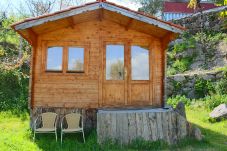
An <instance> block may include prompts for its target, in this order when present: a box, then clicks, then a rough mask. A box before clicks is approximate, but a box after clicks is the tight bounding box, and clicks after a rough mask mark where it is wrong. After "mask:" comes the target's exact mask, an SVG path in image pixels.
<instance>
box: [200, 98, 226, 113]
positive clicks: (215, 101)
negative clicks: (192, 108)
mask: <svg viewBox="0 0 227 151" xmlns="http://www.w3.org/2000/svg"><path fill="white" fill-rule="evenodd" d="M203 100H204V102H205V106H206V107H207V108H208V109H211V110H212V109H214V108H215V107H217V106H219V105H220V104H223V103H227V94H225V95H220V94H216V95H211V96H206V97H205V98H203Z"/></svg>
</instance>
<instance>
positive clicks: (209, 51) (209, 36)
mask: <svg viewBox="0 0 227 151" xmlns="http://www.w3.org/2000/svg"><path fill="white" fill-rule="evenodd" d="M226 36H227V34H226V33H212V32H200V33H197V34H196V35H195V36H194V37H195V40H196V41H197V43H198V44H200V46H201V50H202V52H203V54H204V55H205V62H204V67H205V68H206V67H207V64H208V61H209V60H210V59H212V58H213V57H214V54H215V50H216V48H217V46H218V44H219V42H220V41H222V40H224V39H225V38H226Z"/></svg>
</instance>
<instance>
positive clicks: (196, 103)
mask: <svg viewBox="0 0 227 151" xmlns="http://www.w3.org/2000/svg"><path fill="white" fill-rule="evenodd" d="M179 102H183V103H184V104H185V105H186V106H188V107H201V106H202V107H203V108H205V109H207V110H212V109H214V108H215V107H217V106H218V105H220V104H222V103H227V94H223V95H221V94H213V95H207V96H205V97H204V98H200V99H189V98H187V97H185V96H184V95H183V96H181V95H177V96H175V97H171V98H168V100H167V104H169V105H171V106H173V107H176V105H177V104H178V103H179Z"/></svg>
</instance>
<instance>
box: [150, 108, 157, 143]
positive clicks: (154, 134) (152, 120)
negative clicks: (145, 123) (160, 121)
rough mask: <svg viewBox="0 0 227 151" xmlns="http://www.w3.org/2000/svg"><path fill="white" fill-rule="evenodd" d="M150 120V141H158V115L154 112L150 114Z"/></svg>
mask: <svg viewBox="0 0 227 151" xmlns="http://www.w3.org/2000/svg"><path fill="white" fill-rule="evenodd" d="M148 118H149V131H150V132H151V137H150V139H151V140H153V141H157V140H158V138H159V137H158V129H157V128H158V126H157V118H156V113H154V112H150V113H148Z"/></svg>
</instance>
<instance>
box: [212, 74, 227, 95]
mask: <svg viewBox="0 0 227 151" xmlns="http://www.w3.org/2000/svg"><path fill="white" fill-rule="evenodd" d="M224 74H225V75H224V78H223V79H221V80H220V81H218V82H217V83H216V86H215V90H216V93H218V94H227V71H225V72H224Z"/></svg>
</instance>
